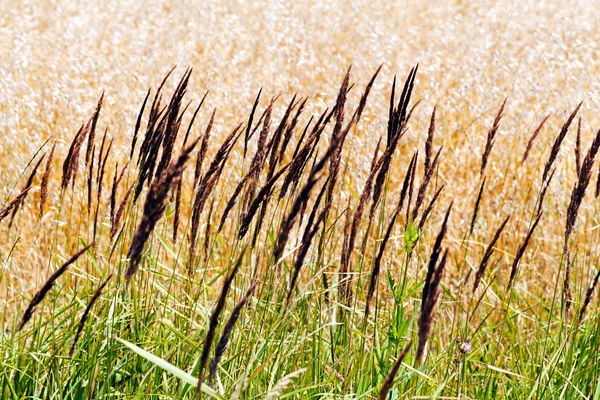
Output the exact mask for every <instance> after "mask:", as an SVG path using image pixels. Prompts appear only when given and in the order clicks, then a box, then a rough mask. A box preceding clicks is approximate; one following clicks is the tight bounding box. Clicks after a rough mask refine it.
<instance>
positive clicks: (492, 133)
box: [479, 99, 507, 176]
mask: <svg viewBox="0 0 600 400" xmlns="http://www.w3.org/2000/svg"><path fill="white" fill-rule="evenodd" d="M506 100H507V99H504V102H503V103H502V106H500V110H498V114H496V118H495V119H494V124H493V125H492V128H491V129H490V130H489V131H488V135H487V141H486V143H485V150H484V151H483V154H482V156H481V170H480V171H479V174H480V175H481V176H483V173H484V172H485V167H486V166H487V162H488V158H489V156H490V153H491V151H492V147H493V146H494V141H495V138H496V133H497V132H498V128H499V127H500V120H501V119H502V114H503V113H504V106H505V105H506Z"/></svg>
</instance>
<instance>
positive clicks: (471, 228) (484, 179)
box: [469, 176, 487, 236]
mask: <svg viewBox="0 0 600 400" xmlns="http://www.w3.org/2000/svg"><path fill="white" fill-rule="evenodd" d="M486 179H487V176H486V177H484V178H483V180H482V181H481V186H479V193H477V199H476V200H475V208H474V209H473V216H472V217H471V225H470V226H469V236H470V235H472V234H473V229H474V228H475V222H477V216H478V215H479V205H480V204H481V196H482V195H483V189H484V188H485V181H486Z"/></svg>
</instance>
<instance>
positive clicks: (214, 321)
mask: <svg viewBox="0 0 600 400" xmlns="http://www.w3.org/2000/svg"><path fill="white" fill-rule="evenodd" d="M245 252H246V249H245V248H244V249H243V250H242V252H241V254H240V256H239V258H238V260H237V262H236V263H235V265H234V267H233V270H232V271H231V272H230V273H229V275H228V276H227V278H226V279H225V282H223V287H222V288H221V293H220V294H219V298H218V299H217V304H215V307H214V309H213V312H212V313H211V315H210V320H209V323H208V331H207V333H206V338H205V339H204V346H203V348H202V354H201V356H200V363H199V371H198V386H196V396H198V397H202V383H203V382H204V374H205V368H206V363H207V362H208V356H209V354H210V348H211V347H212V342H213V340H214V338H215V332H216V330H217V325H218V324H219V317H220V315H221V313H222V312H223V308H224V307H225V299H226V298H227V293H228V292H229V289H230V288H231V284H232V283H233V279H234V278H235V276H236V275H237V273H238V271H239V269H240V266H241V265H242V260H243V257H244V253H245ZM234 322H235V321H234ZM231 329H233V325H232V326H231ZM223 350H224V349H223Z"/></svg>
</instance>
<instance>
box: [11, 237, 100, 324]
mask: <svg viewBox="0 0 600 400" xmlns="http://www.w3.org/2000/svg"><path fill="white" fill-rule="evenodd" d="M92 246H94V243H92V244H90V245H88V246H86V247H84V248H83V249H81V250H79V251H78V252H77V253H75V255H73V256H72V257H71V258H70V259H68V260H67V262H65V263H64V264H63V265H62V266H61V267H60V268H59V269H57V270H56V271H54V273H53V274H52V275H50V278H48V280H47V281H46V283H44V285H43V286H42V288H41V289H40V290H39V291H38V292H37V293H36V294H35V296H33V298H32V299H31V301H30V302H29V305H28V306H27V309H26V310H25V312H24V313H23V317H22V318H21V323H20V324H19V327H18V328H17V331H20V330H21V329H23V327H24V326H25V324H26V323H27V322H28V321H29V320H30V319H31V316H32V315H33V311H34V309H35V307H36V306H37V305H38V304H40V303H41V302H42V300H44V298H45V297H46V295H47V294H48V292H49V291H50V289H52V287H53V286H54V284H55V283H56V280H57V279H58V278H60V276H61V275H62V274H64V273H65V272H66V271H67V268H69V266H70V265H71V264H73V263H74V262H75V261H77V259H78V258H79V257H81V255H82V254H83V253H85V252H86V251H88V250H89V249H90V248H91V247H92Z"/></svg>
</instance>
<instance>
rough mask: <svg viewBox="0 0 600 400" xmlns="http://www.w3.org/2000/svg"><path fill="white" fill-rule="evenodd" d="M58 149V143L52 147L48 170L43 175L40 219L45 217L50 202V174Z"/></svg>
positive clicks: (47, 162)
mask: <svg viewBox="0 0 600 400" xmlns="http://www.w3.org/2000/svg"><path fill="white" fill-rule="evenodd" d="M55 149H56V141H55V142H54V144H53V145H52V150H50V155H49V156H48V160H47V161H46V169H45V170H44V175H42V183H41V184H40V219H42V216H43V215H44V207H45V206H46V202H47V201H48V184H49V183H50V174H51V173H52V161H53V160H54V150H55Z"/></svg>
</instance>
